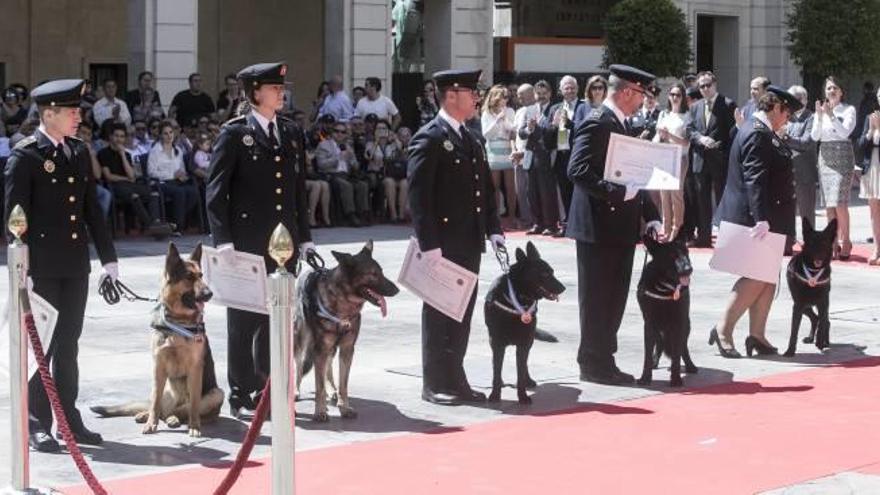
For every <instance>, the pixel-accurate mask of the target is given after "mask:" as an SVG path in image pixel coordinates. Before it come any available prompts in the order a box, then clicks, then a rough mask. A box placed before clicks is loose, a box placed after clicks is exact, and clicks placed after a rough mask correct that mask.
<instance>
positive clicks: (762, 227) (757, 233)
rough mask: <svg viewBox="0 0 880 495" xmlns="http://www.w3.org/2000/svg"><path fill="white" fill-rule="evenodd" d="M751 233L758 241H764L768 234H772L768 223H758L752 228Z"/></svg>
mask: <svg viewBox="0 0 880 495" xmlns="http://www.w3.org/2000/svg"><path fill="white" fill-rule="evenodd" d="M750 232H751V234H752V237H754V238H756V239H763V238H764V236H765V235H767V232H770V224H769V223H767V222H766V221H761V222H758V223H756V224H755V226H754V227H752V230H751V231H750Z"/></svg>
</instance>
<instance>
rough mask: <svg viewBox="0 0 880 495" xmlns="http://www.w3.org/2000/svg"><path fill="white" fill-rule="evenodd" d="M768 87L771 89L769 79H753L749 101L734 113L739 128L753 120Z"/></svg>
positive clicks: (750, 85) (763, 77)
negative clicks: (753, 115)
mask: <svg viewBox="0 0 880 495" xmlns="http://www.w3.org/2000/svg"><path fill="white" fill-rule="evenodd" d="M768 87H770V79H769V78H767V77H765V76H758V77H756V78H754V79H752V81H751V82H750V83H749V97H750V98H749V101H747V102H746V104H745V105H743V107H742V108H741V109H739V110H737V111H736V112H734V119H735V120H736V125H737V126H741V125H742V124H743V122H745V121H747V120H749V119H750V118H752V114H753V113H755V111H757V110H758V100H760V99H761V97H762V96H764V93H766V92H767V88H768Z"/></svg>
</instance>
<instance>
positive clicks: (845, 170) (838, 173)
mask: <svg viewBox="0 0 880 495" xmlns="http://www.w3.org/2000/svg"><path fill="white" fill-rule="evenodd" d="M843 96H844V93H843V89H842V88H841V85H840V83H839V82H838V80H837V79H836V78H835V77H833V76H828V77H827V78H826V79H825V102H824V103H823V102H821V101H817V102H816V116H815V121H814V123H813V129H812V131H811V137H812V138H813V141H816V142H818V143H819V184H820V186H821V188H822V197H823V198H824V199H825V211H826V213H827V216H828V220H829V221H830V220H831V219H832V218H837V244H836V245H835V247H834V254H835V257H837V258H838V259H841V260H847V259H849V255H850V251H852V242H851V241H850V238H849V197H850V193H851V192H852V184H853V175H854V173H855V172H854V170H855V158H854V156H853V148H852V143H851V142H850V140H849V136H850V134H852V131H853V129H855V127H856V109H855V107H853V106H852V105H847V104H846V103H843V101H842V99H843Z"/></svg>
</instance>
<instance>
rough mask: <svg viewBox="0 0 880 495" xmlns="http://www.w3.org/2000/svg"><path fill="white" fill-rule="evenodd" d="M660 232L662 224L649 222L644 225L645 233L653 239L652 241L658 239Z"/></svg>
mask: <svg viewBox="0 0 880 495" xmlns="http://www.w3.org/2000/svg"><path fill="white" fill-rule="evenodd" d="M662 231H663V224H662V223H660V222H659V221H657V220H651V221H650V222H648V223H647V224H646V225H645V233H646V234H648V235H649V236H651V237H653V238H654V239H657V238H659V237H660V233H661V232H662Z"/></svg>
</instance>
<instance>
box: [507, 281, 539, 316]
mask: <svg viewBox="0 0 880 495" xmlns="http://www.w3.org/2000/svg"><path fill="white" fill-rule="evenodd" d="M507 299H508V300H509V301H510V304H512V305H513V307H514V308H516V312H517V313H519V319H520V320H522V322H523V323H525V324H526V325H528V324H529V323H531V322H532V315H534V314H535V309H537V307H538V301H535V302H533V303H532V305H531V306H529V309H525V308H524V307H523V305H522V304H521V303H520V302H519V299H517V298H516V293H515V292H514V291H513V283H511V282H510V277H509V276H508V277H507Z"/></svg>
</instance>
